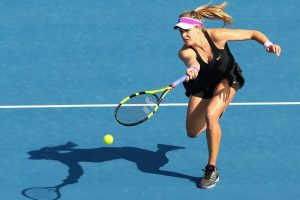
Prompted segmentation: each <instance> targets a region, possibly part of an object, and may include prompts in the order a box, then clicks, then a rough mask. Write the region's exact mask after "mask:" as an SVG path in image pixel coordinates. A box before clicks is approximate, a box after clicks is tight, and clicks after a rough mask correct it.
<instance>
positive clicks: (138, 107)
mask: <svg viewBox="0 0 300 200" xmlns="http://www.w3.org/2000/svg"><path fill="white" fill-rule="evenodd" d="M186 78H187V75H184V76H182V77H180V78H179V79H177V80H176V81H174V82H173V83H171V84H170V85H169V86H167V87H164V88H161V89H158V90H149V91H143V92H137V93H134V94H132V95H130V96H128V97H126V98H125V99H123V100H122V101H121V102H120V103H119V104H118V106H117V107H116V109H115V113H114V114H115V118H116V120H117V122H119V123H120V124H122V125H124V126H135V125H138V124H141V123H143V122H145V121H146V120H148V119H150V118H151V117H152V116H153V115H154V113H156V111H157V109H158V107H159V105H160V103H161V102H162V100H163V98H164V97H165V96H166V95H167V94H168V93H169V92H170V91H171V90H172V89H173V88H175V87H176V86H177V85H179V84H181V83H183V82H184V81H185V80H186ZM159 94H160V95H159Z"/></svg>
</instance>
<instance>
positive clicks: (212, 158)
mask: <svg viewBox="0 0 300 200" xmlns="http://www.w3.org/2000/svg"><path fill="white" fill-rule="evenodd" d="M234 95H235V89H234V88H232V87H230V85H229V83H228V80H227V79H224V80H222V81H221V83H219V84H218V85H217V86H216V88H215V91H214V96H213V97H212V98H211V100H210V101H209V104H208V106H207V110H206V113H205V121H206V126H207V129H206V139H207V146H208V165H214V166H216V161H217V156H218V153H219V148H220V141H221V127H220V124H219V117H220V115H221V114H222V113H223V112H224V110H225V109H226V108H227V107H228V105H229V104H230V102H231V101H232V99H233V97H234Z"/></svg>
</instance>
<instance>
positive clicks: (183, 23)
mask: <svg viewBox="0 0 300 200" xmlns="http://www.w3.org/2000/svg"><path fill="white" fill-rule="evenodd" d="M194 26H200V27H202V26H203V23H202V22H201V21H199V20H197V19H192V18H189V17H181V18H179V20H178V23H177V24H175V25H174V29H177V28H182V29H190V28H192V27H194Z"/></svg>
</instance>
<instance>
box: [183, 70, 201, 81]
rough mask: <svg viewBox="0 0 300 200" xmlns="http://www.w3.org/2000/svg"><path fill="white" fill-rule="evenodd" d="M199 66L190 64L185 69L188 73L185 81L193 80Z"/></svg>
mask: <svg viewBox="0 0 300 200" xmlns="http://www.w3.org/2000/svg"><path fill="white" fill-rule="evenodd" d="M199 70H200V67H196V66H191V67H189V68H187V69H186V75H188V77H187V79H186V81H190V80H194V79H196V78H197V76H198V73H199Z"/></svg>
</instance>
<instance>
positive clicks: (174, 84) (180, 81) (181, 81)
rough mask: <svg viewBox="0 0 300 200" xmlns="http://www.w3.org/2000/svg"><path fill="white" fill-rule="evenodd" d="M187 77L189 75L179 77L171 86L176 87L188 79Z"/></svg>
mask: <svg viewBox="0 0 300 200" xmlns="http://www.w3.org/2000/svg"><path fill="white" fill-rule="evenodd" d="M187 77H188V76H187V75H183V76H182V77H180V78H179V79H177V80H176V81H174V82H173V83H171V84H170V86H171V87H172V88H174V87H176V86H177V85H179V84H180V83H183V82H184V81H185V80H186V78H187Z"/></svg>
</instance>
